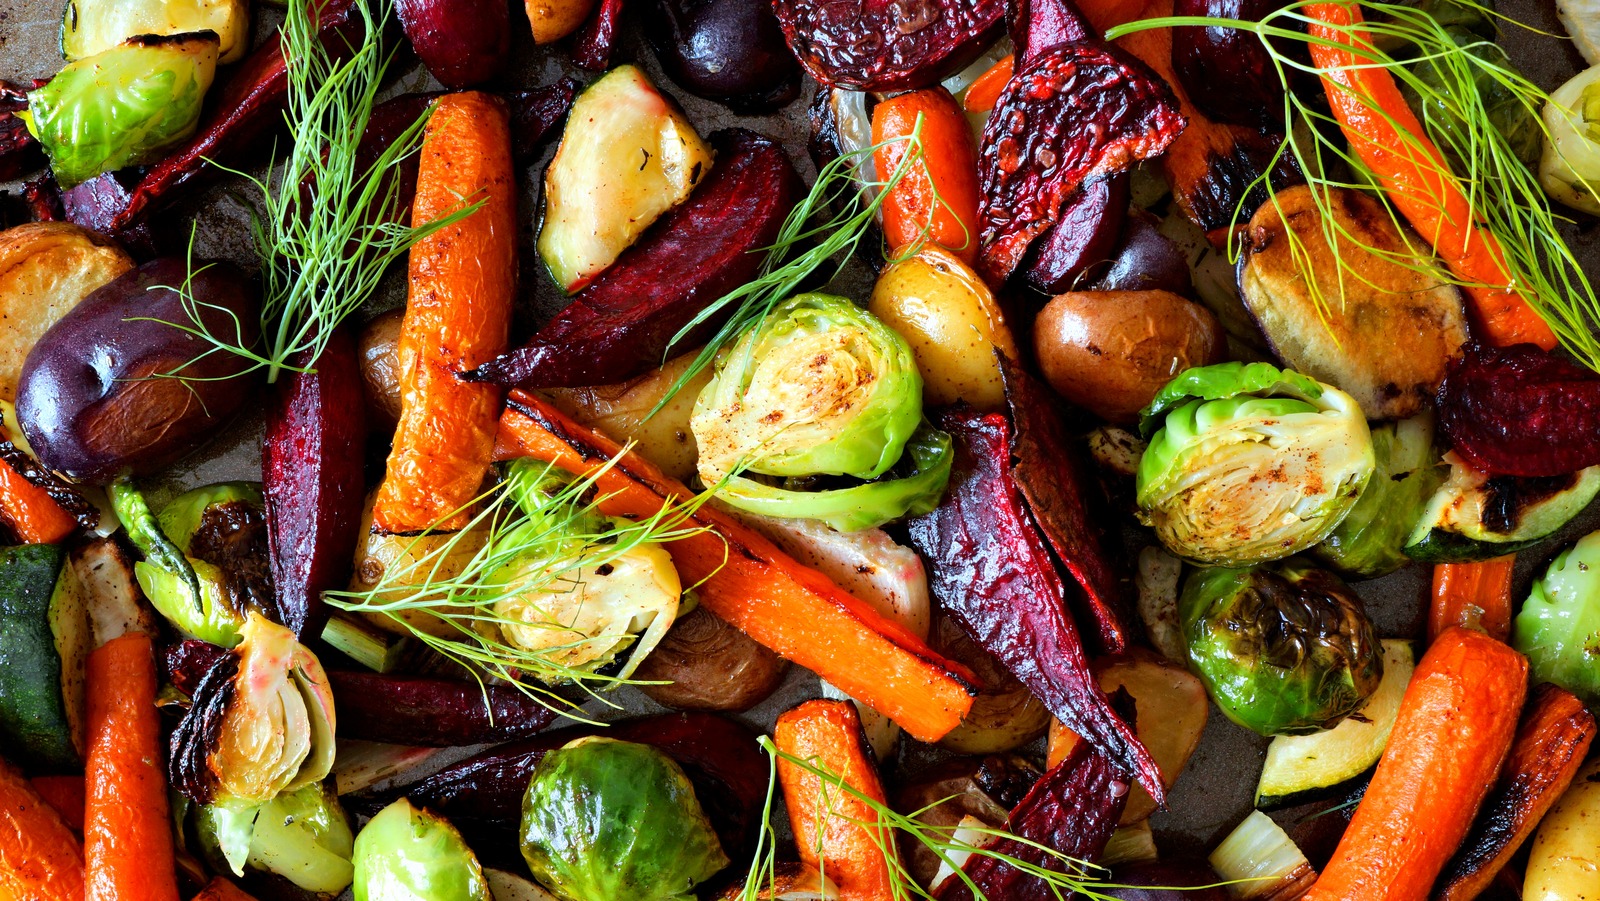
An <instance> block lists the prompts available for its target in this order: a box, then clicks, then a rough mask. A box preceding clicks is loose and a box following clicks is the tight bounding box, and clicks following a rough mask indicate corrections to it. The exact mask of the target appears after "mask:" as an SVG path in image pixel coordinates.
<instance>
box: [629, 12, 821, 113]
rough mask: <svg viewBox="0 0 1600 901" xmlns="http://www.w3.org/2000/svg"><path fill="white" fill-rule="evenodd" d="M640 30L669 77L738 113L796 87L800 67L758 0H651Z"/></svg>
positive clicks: (769, 103) (784, 99)
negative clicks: (652, 0)
mask: <svg viewBox="0 0 1600 901" xmlns="http://www.w3.org/2000/svg"><path fill="white" fill-rule="evenodd" d="M645 14H646V16H647V19H646V21H647V22H648V23H649V24H648V26H647V27H646V29H645V33H646V35H647V36H648V37H649V38H650V43H651V45H652V46H653V47H655V51H656V58H657V59H659V60H661V67H662V68H663V69H665V70H666V71H667V74H668V75H670V76H671V77H672V80H673V81H675V82H677V83H678V84H679V85H680V86H682V87H683V89H684V90H686V91H688V92H689V93H691V94H695V95H697V96H700V97H705V98H708V99H711V100H716V101H720V102H722V103H724V104H727V105H728V106H730V107H732V108H733V109H734V110H735V111H737V112H741V113H759V112H766V111H769V110H775V109H777V108H778V107H780V106H783V105H785V104H787V103H788V102H789V101H791V100H793V99H794V98H795V95H796V94H798V93H799V90H800V67H799V66H797V65H796V64H795V59H794V55H793V54H791V53H790V52H789V48H788V47H787V46H785V45H784V42H783V31H782V29H780V28H779V27H778V20H777V19H776V18H775V17H774V16H773V14H772V8H771V7H770V6H769V5H768V4H766V3H762V2H760V0H654V2H652V3H646V4H645Z"/></svg>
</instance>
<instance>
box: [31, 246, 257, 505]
mask: <svg viewBox="0 0 1600 901" xmlns="http://www.w3.org/2000/svg"><path fill="white" fill-rule="evenodd" d="M186 280H187V283H186ZM185 285H186V287H187V290H188V291H189V292H190V293H191V294H192V297H193V302H189V301H186V300H185V298H184V297H183V296H182V295H181V294H179V292H178V291H176V290H174V288H175V287H176V286H185ZM194 312H198V313H199V316H198V319H199V322H198V325H199V326H203V328H204V329H205V330H206V331H208V332H209V333H210V334H211V335H213V336H216V337H217V338H218V339H220V340H223V341H226V342H228V343H230V344H231V343H237V344H241V345H243V346H245V347H249V346H251V345H253V344H255V343H256V341H257V340H258V339H259V337H260V333H259V328H260V327H259V323H260V321H261V312H260V301H259V299H258V295H257V291H256V289H255V287H254V286H253V285H252V284H251V283H250V282H249V280H248V279H246V278H245V277H244V275H243V274H242V273H240V272H239V271H238V270H237V269H235V268H234V267H233V266H231V265H229V264H226V263H209V264H202V265H198V266H196V268H195V269H194V270H193V271H192V272H191V271H190V270H189V268H188V267H187V266H186V264H185V263H184V261H182V260H178V259H172V258H163V259H157V260H152V261H150V262H148V263H145V264H144V265H143V266H140V267H139V268H138V269H134V270H131V271H129V272H126V273H124V274H122V275H121V276H119V277H117V278H116V279H114V280H112V281H111V282H109V283H108V284H106V285H105V286H104V287H102V288H100V289H99V290H97V291H95V292H94V293H93V294H90V295H89V296H88V297H87V298H84V300H83V302H82V303H80V304H78V305H77V306H76V307H73V309H72V310H71V311H70V312H68V313H67V314H66V315H65V316H63V317H62V318H61V319H60V320H59V321H57V322H56V324H55V325H53V326H51V327H50V330H49V331H47V332H45V334H44V337H43V338H40V339H39V342H38V343H37V344H35V345H34V347H33V350H32V351H31V352H29V354H28V359H27V362H26V363H24V364H23V367H22V378H21V381H20V383H19V384H18V387H17V419H18V420H19V422H20V423H21V426H22V430H23V433H24V434H26V435H27V438H28V442H29V443H30V444H31V445H32V446H33V449H34V451H35V452H36V453H37V454H38V456H39V461H40V462H41V463H43V464H44V465H45V466H46V467H47V468H49V469H53V470H56V471H57V472H61V473H64V474H65V475H67V476H70V477H72V478H74V479H79V480H82V481H89V482H97V483H103V482H108V481H110V480H111V479H112V478H114V477H116V475H117V474H118V473H119V472H121V471H123V470H130V471H131V472H132V473H133V474H135V475H140V474H145V473H152V472H156V471H159V470H161V469H163V468H165V467H167V466H168V465H170V464H172V463H174V462H176V461H177V460H178V459H179V458H180V457H182V456H184V455H185V454H187V453H189V452H190V451H191V450H193V449H194V447H195V445H197V444H199V443H200V442H201V441H203V440H205V439H206V438H208V437H210V436H211V434H212V433H214V432H215V431H216V430H217V429H218V428H220V427H221V426H222V425H223V424H225V423H226V422H227V421H228V420H229V419H230V418H232V416H233V414H234V413H235V412H236V411H237V410H238V409H239V408H240V406H241V405H243V404H244V402H245V400H246V399H247V398H248V397H249V396H250V395H251V393H252V392H253V390H254V388H255V379H253V378H251V377H249V376H246V375H245V373H246V372H247V370H249V369H250V368H251V367H252V365H253V364H252V363H251V362H250V361H249V360H246V359H245V358H244V357H242V356H238V355H236V354H232V353H228V352H227V351H223V350H218V349H216V348H215V346H214V345H212V344H210V343H209V342H207V341H205V340H204V339H202V338H199V337H196V336H194V335H192V334H189V333H188V332H186V331H184V330H182V329H180V328H178V327H176V325H174V324H177V325H182V326H185V327H187V328H195V327H196V325H197V323H196V319H195V318H192V315H191V314H192V313H194ZM169 375H177V376H183V377H184V378H181V379H180V378H167V377H165V376H169Z"/></svg>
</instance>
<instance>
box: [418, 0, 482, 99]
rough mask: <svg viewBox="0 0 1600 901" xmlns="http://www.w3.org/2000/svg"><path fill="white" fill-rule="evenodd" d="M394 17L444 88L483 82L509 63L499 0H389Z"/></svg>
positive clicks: (458, 87) (458, 88) (423, 61)
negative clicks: (393, 5)
mask: <svg viewBox="0 0 1600 901" xmlns="http://www.w3.org/2000/svg"><path fill="white" fill-rule="evenodd" d="M395 13H396V14H397V15H398V16H399V18H400V27H402V28H404V29H405V32H406V37H407V38H408V39H409V40H410V41H411V47H412V49H414V50H416V51H417V57H418V58H420V59H421V60H422V64H423V65H424V66H427V67H428V72H429V73H430V74H431V75H433V77H434V78H437V79H439V81H440V82H441V83H443V84H444V86H445V87H447V88H450V89H452V90H460V89H461V88H466V87H471V86H472V85H475V84H478V83H479V82H484V81H488V80H489V79H491V78H494V77H495V76H496V75H498V74H500V72H501V70H503V69H504V68H505V67H506V64H507V63H508V62H509V61H510V57H511V4H510V3H507V2H505V0H395Z"/></svg>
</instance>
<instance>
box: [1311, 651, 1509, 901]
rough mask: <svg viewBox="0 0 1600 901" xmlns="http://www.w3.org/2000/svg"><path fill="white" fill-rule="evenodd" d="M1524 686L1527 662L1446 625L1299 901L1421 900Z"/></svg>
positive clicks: (1478, 790)
mask: <svg viewBox="0 0 1600 901" xmlns="http://www.w3.org/2000/svg"><path fill="white" fill-rule="evenodd" d="M1527 688H1528V661H1527V658H1525V657H1523V656H1522V655H1521V654H1518V653H1517V652H1516V651H1513V650H1511V648H1509V647H1507V646H1506V645H1504V644H1502V643H1501V642H1498V641H1495V640H1494V639H1492V638H1490V637H1489V636H1487V635H1484V634H1483V633H1482V632H1475V631H1472V630H1471V629H1463V628H1460V627H1454V628H1450V629H1446V630H1445V632H1444V633H1443V634H1442V635H1440V636H1439V638H1438V639H1437V640H1436V641H1434V643H1433V645H1432V646H1431V647H1430V648H1428V652H1427V653H1426V654H1425V655H1423V657H1422V661H1421V662H1420V663H1418V664H1417V670H1416V673H1415V674H1414V675H1413V676H1412V677H1411V684H1410V685H1409V686H1408V687H1407V688H1406V693H1405V698H1404V699H1403V700H1402V701H1401V702H1400V713H1399V716H1398V717H1397V718H1396V719H1395V724H1394V731H1393V732H1392V733H1391V734H1390V737H1389V745H1388V747H1386V748H1385V749H1384V751H1383V757H1382V758H1380V759H1379V760H1378V769H1377V772H1375V773H1374V774H1373V776H1372V782H1371V784H1370V785H1368V787H1367V793H1366V795H1365V797H1363V798H1362V800H1361V805H1360V806H1359V807H1357V808H1356V812H1355V816H1354V817H1353V818H1352V819H1351V821H1350V826H1349V828H1347V829H1346V830H1345V833H1344V837H1343V838H1341V839H1340V840H1339V847H1338V849H1337V850H1335V851H1334V853H1333V859H1332V860H1330V861H1329V862H1328V866H1327V867H1326V868H1325V869H1324V870H1323V871H1322V877H1321V878H1320V879H1318V880H1317V883H1316V885H1314V886H1312V888H1311V891H1310V892H1309V893H1307V894H1306V895H1305V899H1304V901H1421V899H1425V898H1427V897H1428V896H1429V892H1430V890H1431V889H1432V888H1433V883H1434V880H1435V879H1437V878H1438V876H1439V872H1440V870H1442V869H1443V868H1444V865H1445V862H1446V861H1448V860H1449V859H1450V856H1451V855H1452V854H1453V853H1455V850H1456V848H1457V846H1458V845H1460V844H1461V840H1462V838H1464V837H1465V836H1466V834H1467V830H1468V829H1469V828H1471V826H1472V821H1473V817H1474V816H1476V814H1477V812H1478V807H1479V806H1480V805H1482V803H1483V799H1484V796H1485V795H1486V794H1488V791H1489V788H1490V786H1491V785H1493V784H1494V781H1495V776H1496V774H1497V773H1499V771H1500V765H1501V763H1502V762H1503V761H1504V760H1505V759H1506V752H1507V751H1508V750H1509V749H1510V747H1511V739H1512V736H1513V734H1514V733H1515V732H1516V729H1517V714H1518V712H1519V711H1520V710H1521V709H1522V701H1523V698H1524V697H1525V696H1526V694H1527Z"/></svg>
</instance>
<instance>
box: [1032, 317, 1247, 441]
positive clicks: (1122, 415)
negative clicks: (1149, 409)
mask: <svg viewBox="0 0 1600 901" xmlns="http://www.w3.org/2000/svg"><path fill="white" fill-rule="evenodd" d="M1033 346H1034V351H1035V353H1036V354H1037V355H1038V357H1039V368H1040V370H1042V371H1043V372H1044V377H1045V380H1046V381H1048V382H1049V383H1050V385H1051V387H1053V388H1055V389H1056V392H1057V393H1059V394H1060V395H1061V396H1062V397H1065V398H1066V399H1067V400H1070V401H1072V402H1073V403H1075V404H1077V405H1079V406H1081V407H1083V408H1084V409H1086V410H1089V411H1090V412H1091V413H1094V414H1095V415H1097V416H1100V417H1102V418H1104V419H1106V420H1108V421H1110V422H1116V423H1131V422H1134V421H1135V420H1137V419H1138V416H1139V411H1140V410H1142V409H1144V406H1145V405H1146V404H1148V403H1149V402H1150V399H1151V398H1152V397H1154V396H1155V394H1156V392H1157V391H1160V390H1161V388H1162V387H1163V386H1164V385H1166V384H1167V382H1169V381H1171V380H1172V378H1173V376H1176V375H1177V374H1178V373H1180V372H1182V371H1183V370H1185V369H1188V368H1190V367H1192V366H1205V365H1208V364H1211V363H1216V362H1220V361H1221V359H1222V351H1223V342H1222V327H1221V326H1220V325H1219V324H1218V323H1217V317H1216V316H1214V315H1212V313H1211V311H1210V310H1207V309H1206V308H1205V307H1202V306H1200V305H1199V304H1197V303H1192V302H1190V301H1188V300H1185V299H1183V298H1182V297H1179V296H1178V295H1176V294H1172V293H1170V292H1167V291H1080V292H1071V293H1067V294H1062V295H1060V296H1058V297H1056V298H1055V299H1054V300H1052V301H1050V302H1049V303H1048V304H1046V305H1045V307H1044V309H1043V310H1041V311H1040V312H1039V318H1038V320H1037V321H1036V322H1035V323H1034V326H1033Z"/></svg>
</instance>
